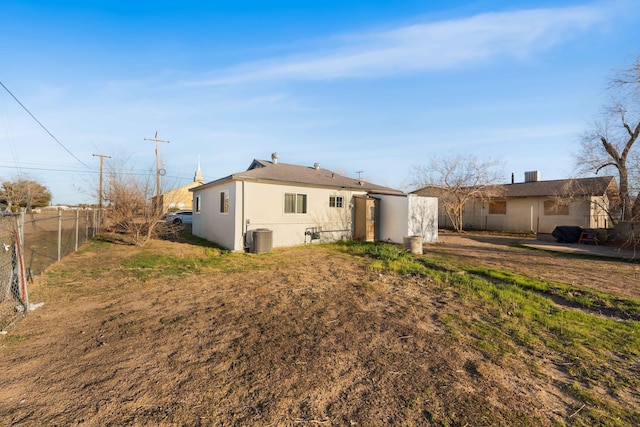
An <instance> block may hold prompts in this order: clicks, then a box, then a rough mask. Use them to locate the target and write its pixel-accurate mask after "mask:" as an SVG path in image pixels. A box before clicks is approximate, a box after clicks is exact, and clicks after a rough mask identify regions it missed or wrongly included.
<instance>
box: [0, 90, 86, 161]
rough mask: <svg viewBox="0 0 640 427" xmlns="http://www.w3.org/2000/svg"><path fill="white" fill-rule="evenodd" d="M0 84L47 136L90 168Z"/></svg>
mask: <svg viewBox="0 0 640 427" xmlns="http://www.w3.org/2000/svg"><path fill="white" fill-rule="evenodd" d="M0 85H2V87H3V88H4V90H6V91H7V93H8V94H9V95H11V96H12V97H13V99H15V100H16V102H17V103H18V104H19V105H20V106H21V107H22V108H23V109H24V111H26V112H27V113H28V114H29V115H30V116H31V118H33V120H35V121H36V123H38V124H39V125H40V127H41V128H42V129H44V130H45V132H47V133H48V134H49V136H50V137H51V138H53V140H54V141H55V142H57V143H58V145H60V146H61V147H62V148H64V150H65V151H66V152H67V153H69V154H70V155H71V157H73V158H74V159H76V160H77V161H79V162H80V163H81V164H82V165H83V166H84V167H86V168H87V169H91V168H90V167H89V166H88V165H87V164H86V163H84V162H83V161H82V160H80V159H79V158H78V157H76V155H75V154H73V153H72V152H71V151H69V149H68V148H67V147H65V146H64V144H63V143H62V142H60V141H58V138H56V137H55V136H53V134H52V133H51V132H49V129H47V128H46V127H45V126H44V125H43V124H42V123H40V120H38V119H37V118H36V116H34V115H33V114H31V111H29V109H28V108H27V107H25V106H24V105H23V104H22V102H20V100H19V99H18V98H16V96H15V95H14V94H13V93H12V92H11V91H10V90H9V89H8V88H7V87H6V86H5V85H4V83H2V82H0Z"/></svg>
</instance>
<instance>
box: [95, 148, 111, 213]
mask: <svg viewBox="0 0 640 427" xmlns="http://www.w3.org/2000/svg"><path fill="white" fill-rule="evenodd" d="M93 156H94V157H100V187H99V190H98V218H99V219H98V220H99V221H102V161H103V160H104V159H105V158H106V159H110V158H111V156H107V155H105V154H94V155H93Z"/></svg>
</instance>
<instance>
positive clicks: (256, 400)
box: [0, 241, 640, 426]
mask: <svg viewBox="0 0 640 427" xmlns="http://www.w3.org/2000/svg"><path fill="white" fill-rule="evenodd" d="M446 249H447V247H446V245H443V246H439V247H437V248H433V250H432V251H438V254H434V255H429V253H427V255H425V258H426V259H430V257H432V256H434V257H435V258H434V259H433V260H434V263H436V264H437V263H440V262H446V259H445V260H444V261H443V258H442V257H453V256H454V255H453V254H451V253H448V252H447V250H446ZM472 250H473V249H469V252H468V253H466V255H469V256H470V252H471V251H472ZM458 251H459V248H458ZM518 253H525V252H522V250H521V249H514V252H513V254H511V253H510V254H509V256H510V257H514V256H516V255H515V254H518ZM464 255H465V254H464V253H460V254H459V256H464ZM527 255H530V253H529V252H527ZM540 255H541V256H544V257H547V256H548V254H540ZM455 256H456V257H457V256H458V255H455ZM460 259H462V258H455V260H453V259H452V260H453V261H455V262H458V261H459V260H460ZM435 261H437V262H435ZM562 262H563V263H565V264H568V263H569V264H570V263H571V261H570V260H567V259H565V260H563V261H562ZM440 273H441V272H440ZM447 274H448V273H447ZM456 275H459V276H468V275H465V274H463V272H460V273H459V274H458V273H456ZM439 277H440V276H438V275H437V274H436V275H434V276H429V275H415V274H396V273H389V272H385V271H383V270H379V269H377V268H371V260H369V259H367V258H364V257H360V256H354V255H351V254H349V253H347V252H346V251H345V250H344V248H343V247H340V246H313V247H308V246H307V247H299V248H291V249H286V250H277V251H274V252H273V253H271V254H264V255H251V254H227V253H224V252H221V251H218V250H216V249H214V248H203V247H200V246H196V245H192V244H186V243H176V242H163V241H154V242H152V244H151V245H150V247H148V248H137V247H133V246H124V245H117V244H111V243H105V242H95V243H91V244H90V245H88V246H86V247H85V249H84V250H82V251H81V252H79V253H77V254H74V255H72V256H70V257H68V258H67V259H65V260H63V261H62V262H61V263H58V264H56V265H55V266H54V267H53V268H51V269H50V270H48V272H47V274H46V276H45V277H43V278H42V280H40V281H39V282H38V283H37V284H36V286H33V287H32V301H33V302H39V301H44V302H45V306H44V307H43V308H41V309H39V310H38V311H35V312H33V313H31V314H30V315H29V316H28V317H27V318H26V319H25V320H24V321H22V322H21V323H20V324H19V325H18V326H17V327H16V328H15V329H14V330H12V331H11V333H10V335H8V336H7V337H5V338H4V339H3V341H2V342H1V347H0V356H1V357H0V368H1V369H2V370H3V372H5V375H4V376H3V378H2V380H0V390H2V391H1V392H0V393H1V394H2V399H0V422H2V423H4V424H5V425H16V426H40V425H83V426H109V425H111V426H121V425H135V426H155V425H161V426H174V425H175V426H182V425H184V426H186V425H189V426H198V425H201V426H245V425H259V426H281V425H283V426H322V425H327V426H328V425H347V426H352V425H357V426H386V425H402V426H412V425H415V426H418V425H441V426H446V425H460V426H464V425H476V426H478V425H531V426H534V425H535V426H538V425H558V424H565V423H566V424H572V425H589V424H593V420H594V419H596V418H595V417H600V418H598V419H599V420H600V421H602V424H603V425H633V423H634V422H635V421H637V420H638V418H637V417H638V413H637V407H638V404H640V397H639V395H638V393H637V387H636V388H633V387H632V388H625V387H620V388H619V389H618V390H616V392H615V394H612V393H611V390H610V389H608V388H607V387H608V386H606V385H603V388H602V390H601V392H600V393H598V390H597V388H596V387H593V388H591V389H589V390H588V392H587V391H585V389H584V388H583V387H581V386H580V383H579V381H578V380H580V379H581V378H582V377H581V374H580V373H579V372H573V371H572V369H573V365H575V364H576V361H575V360H572V361H567V359H566V358H565V357H564V355H563V352H562V351H561V350H558V349H553V348H551V347H548V346H546V345H544V344H543V343H533V344H532V345H529V344H526V343H520V342H517V340H513V339H512V338H511V337H509V336H505V337H504V338H500V339H498V338H495V337H499V336H500V334H502V335H505V333H504V332H500V327H499V321H501V319H500V318H499V317H492V316H493V314H492V313H491V312H490V311H489V310H488V309H484V308H483V307H481V306H478V305H477V303H476V300H475V299H474V298H475V297H473V296H472V294H471V290H470V289H471V288H470V287H469V288H465V287H460V286H458V285H456V283H455V280H454V275H447V278H446V280H443V279H442V278H439ZM508 309H509V307H506V308H505V311H504V313H502V314H501V316H508V314H506V313H507V310H508ZM478 325H479V326H481V327H476V326H478ZM474 327H475V329H473V328H474ZM489 328H493V330H494V333H495V335H486V336H485V337H484V338H485V339H484V340H483V339H480V338H479V337H478V336H476V337H474V336H473V335H472V334H471V333H470V332H469V331H472V330H473V331H474V332H473V333H475V334H481V333H486V331H487V330H488V329H489ZM491 340H494V341H493V342H492V341H491ZM483 341H485V342H486V343H485V344H482V342H483ZM491 346H493V347H491ZM634 351H636V352H637V349H634ZM629 354H635V355H636V356H635V358H631V359H630V360H627V361H626V362H625V361H624V360H622V359H621V357H620V355H612V358H611V363H612V364H622V365H621V366H613V365H612V367H613V368H615V369H616V370H618V371H628V372H630V375H631V376H633V375H634V374H633V372H636V376H637V373H638V369H639V368H640V365H639V362H638V357H637V353H633V352H630V353H629ZM570 364H572V365H571V366H570ZM7 373H8V374H7ZM572 387H573V389H572ZM581 393H582V394H581Z"/></svg>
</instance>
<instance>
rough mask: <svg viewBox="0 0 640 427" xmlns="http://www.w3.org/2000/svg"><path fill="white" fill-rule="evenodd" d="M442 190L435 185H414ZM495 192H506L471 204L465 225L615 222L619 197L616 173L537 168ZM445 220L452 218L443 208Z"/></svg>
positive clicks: (538, 227)
mask: <svg viewBox="0 0 640 427" xmlns="http://www.w3.org/2000/svg"><path fill="white" fill-rule="evenodd" d="M512 181H513V180H512ZM436 193H437V191H435V189H434V188H424V189H420V190H416V191H414V194H419V195H429V196H436V197H437V196H438V195H437V194H436ZM493 193H495V194H499V195H500V196H498V197H494V198H491V199H489V200H479V199H476V200H473V201H471V202H469V203H467V204H465V206H464V212H463V228H464V229H467V230H472V229H473V230H495V231H513V232H534V233H538V234H547V233H551V232H552V231H553V230H554V229H555V227H557V226H580V227H582V228H609V227H612V226H613V224H612V223H611V220H610V218H609V214H608V211H609V210H610V206H611V203H612V202H613V201H615V200H617V199H618V196H617V184H616V180H615V178H614V177H612V176H602V177H593V178H574V179H560V180H549V181H542V180H540V173H539V172H537V171H531V172H526V173H525V181H524V182H520V183H514V182H512V183H511V184H503V185H498V186H496V188H495V191H493ZM439 223H440V224H441V226H443V227H446V226H447V223H448V224H451V222H450V221H449V219H448V218H447V217H446V215H445V213H444V212H443V211H442V210H441V211H440V212H439Z"/></svg>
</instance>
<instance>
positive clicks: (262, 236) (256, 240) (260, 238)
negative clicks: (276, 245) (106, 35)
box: [251, 228, 273, 254]
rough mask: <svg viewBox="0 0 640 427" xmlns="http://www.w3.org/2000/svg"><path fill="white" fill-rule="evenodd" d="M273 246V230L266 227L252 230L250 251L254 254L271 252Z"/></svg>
mask: <svg viewBox="0 0 640 427" xmlns="http://www.w3.org/2000/svg"><path fill="white" fill-rule="evenodd" d="M272 248H273V231H272V230H269V229H267V228H258V229H255V230H253V239H252V241H251V252H252V253H254V254H263V253H266V252H271V249H272Z"/></svg>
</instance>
